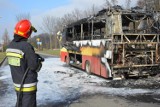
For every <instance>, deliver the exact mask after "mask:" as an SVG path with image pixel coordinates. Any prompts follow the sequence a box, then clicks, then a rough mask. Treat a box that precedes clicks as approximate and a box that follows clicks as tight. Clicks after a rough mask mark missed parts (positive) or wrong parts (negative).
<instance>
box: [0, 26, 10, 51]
mask: <svg viewBox="0 0 160 107" xmlns="http://www.w3.org/2000/svg"><path fill="white" fill-rule="evenodd" d="M2 40H3V48H5V49H6V46H7V45H8V44H9V42H10V38H9V35H8V30H7V29H5V31H4V34H3V36H2Z"/></svg>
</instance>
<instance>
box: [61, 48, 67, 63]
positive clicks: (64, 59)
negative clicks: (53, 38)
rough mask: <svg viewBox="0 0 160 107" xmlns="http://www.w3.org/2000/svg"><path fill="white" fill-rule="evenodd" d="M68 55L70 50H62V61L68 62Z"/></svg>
mask: <svg viewBox="0 0 160 107" xmlns="http://www.w3.org/2000/svg"><path fill="white" fill-rule="evenodd" d="M67 56H68V52H63V51H61V61H63V62H66V57H67Z"/></svg>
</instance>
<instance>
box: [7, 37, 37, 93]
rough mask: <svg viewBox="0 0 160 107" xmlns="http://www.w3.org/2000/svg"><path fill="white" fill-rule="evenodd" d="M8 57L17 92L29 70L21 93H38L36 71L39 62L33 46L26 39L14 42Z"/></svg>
mask: <svg viewBox="0 0 160 107" xmlns="http://www.w3.org/2000/svg"><path fill="white" fill-rule="evenodd" d="M6 56H7V58H8V63H9V65H10V69H11V74H12V79H13V82H14V86H15V90H16V91H19V90H20V84H21V81H22V78H23V75H24V73H25V71H26V70H27V68H29V72H28V74H27V76H26V78H25V81H24V84H23V87H22V89H21V91H23V92H27V93H28V92H36V90H37V81H38V80H37V76H38V75H37V72H36V69H37V67H38V64H39V61H38V56H37V54H36V53H35V51H34V49H33V47H32V45H30V44H29V43H28V42H27V40H26V39H19V40H18V41H16V40H13V41H12V42H11V43H10V44H9V46H8V48H7V50H6Z"/></svg>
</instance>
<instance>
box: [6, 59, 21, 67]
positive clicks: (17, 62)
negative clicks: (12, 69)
mask: <svg viewBox="0 0 160 107" xmlns="http://www.w3.org/2000/svg"><path fill="white" fill-rule="evenodd" d="M8 64H9V65H12V66H20V65H21V61H20V58H17V57H8Z"/></svg>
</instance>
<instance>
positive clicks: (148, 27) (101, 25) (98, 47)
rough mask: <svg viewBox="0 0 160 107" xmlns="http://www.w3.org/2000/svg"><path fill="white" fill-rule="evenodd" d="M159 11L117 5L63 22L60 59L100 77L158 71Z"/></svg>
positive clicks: (138, 75)
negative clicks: (85, 16)
mask: <svg viewBox="0 0 160 107" xmlns="http://www.w3.org/2000/svg"><path fill="white" fill-rule="evenodd" d="M159 22H160V21H159V13H158V12H154V11H153V12H147V11H144V10H143V9H140V8H132V9H131V10H124V9H122V8H121V7H120V6H118V7H112V8H109V9H103V10H101V11H99V12H98V13H97V14H96V15H94V16H92V17H88V18H84V19H81V20H78V21H76V22H74V23H72V24H69V25H67V26H66V27H65V28H64V30H63V34H62V37H63V43H62V49H61V52H60V57H61V61H63V62H66V63H67V64H69V65H72V66H75V67H78V68H81V69H83V70H85V71H86V72H87V73H89V74H96V75H99V76H101V77H104V78H119V77H120V78H128V77H133V76H136V77H142V76H153V75H156V74H158V73H159V72H160V36H159V33H160V26H159V24H160V23H159Z"/></svg>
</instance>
